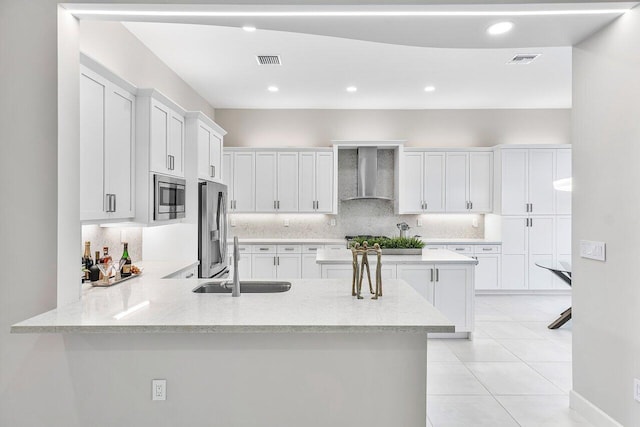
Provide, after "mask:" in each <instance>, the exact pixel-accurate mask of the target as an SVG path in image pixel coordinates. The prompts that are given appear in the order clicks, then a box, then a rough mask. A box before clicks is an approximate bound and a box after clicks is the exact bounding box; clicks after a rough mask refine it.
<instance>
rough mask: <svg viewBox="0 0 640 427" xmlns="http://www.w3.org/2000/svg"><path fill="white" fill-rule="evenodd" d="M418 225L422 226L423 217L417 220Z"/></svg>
mask: <svg viewBox="0 0 640 427" xmlns="http://www.w3.org/2000/svg"><path fill="white" fill-rule="evenodd" d="M416 227H422V218H418V220H417V221H416Z"/></svg>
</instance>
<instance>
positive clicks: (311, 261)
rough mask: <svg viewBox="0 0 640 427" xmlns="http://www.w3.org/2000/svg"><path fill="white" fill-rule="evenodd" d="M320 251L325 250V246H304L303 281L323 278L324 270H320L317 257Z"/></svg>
mask: <svg viewBox="0 0 640 427" xmlns="http://www.w3.org/2000/svg"><path fill="white" fill-rule="evenodd" d="M320 249H324V245H302V278H303V279H321V278H322V269H321V268H320V264H318V263H317V262H316V256H317V253H318V251H319V250H320Z"/></svg>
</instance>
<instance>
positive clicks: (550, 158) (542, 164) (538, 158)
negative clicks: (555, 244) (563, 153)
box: [529, 149, 556, 215]
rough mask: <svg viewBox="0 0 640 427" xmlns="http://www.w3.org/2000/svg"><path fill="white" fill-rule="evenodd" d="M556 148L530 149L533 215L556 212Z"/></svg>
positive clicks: (530, 183) (530, 191) (530, 200)
mask: <svg viewBox="0 0 640 427" xmlns="http://www.w3.org/2000/svg"><path fill="white" fill-rule="evenodd" d="M554 157H555V150H542V149H535V150H529V203H531V215H550V214H553V213H554V201H555V197H556V194H555V193H556V190H555V189H554V188H553V179H554Z"/></svg>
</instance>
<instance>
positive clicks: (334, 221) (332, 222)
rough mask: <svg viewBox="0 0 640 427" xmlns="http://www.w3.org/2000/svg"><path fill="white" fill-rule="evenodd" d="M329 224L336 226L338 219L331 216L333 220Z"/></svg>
mask: <svg viewBox="0 0 640 427" xmlns="http://www.w3.org/2000/svg"><path fill="white" fill-rule="evenodd" d="M329 224H331V226H332V227H335V226H336V219H335V218H331V221H329Z"/></svg>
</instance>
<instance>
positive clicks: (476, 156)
mask: <svg viewBox="0 0 640 427" xmlns="http://www.w3.org/2000/svg"><path fill="white" fill-rule="evenodd" d="M468 197H469V210H470V211H471V212H492V211H493V152H471V153H469V196H468Z"/></svg>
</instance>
